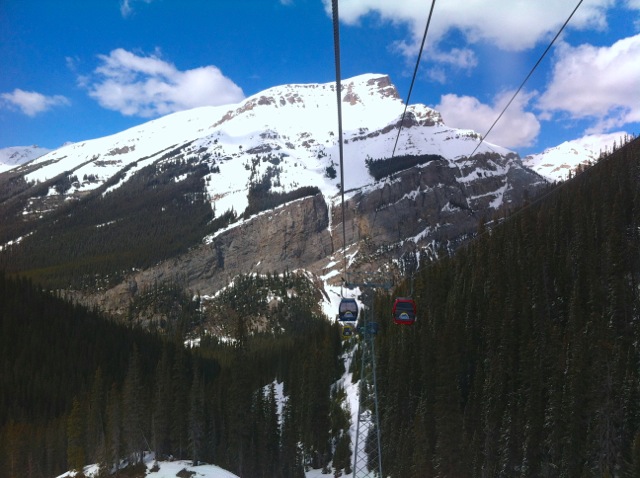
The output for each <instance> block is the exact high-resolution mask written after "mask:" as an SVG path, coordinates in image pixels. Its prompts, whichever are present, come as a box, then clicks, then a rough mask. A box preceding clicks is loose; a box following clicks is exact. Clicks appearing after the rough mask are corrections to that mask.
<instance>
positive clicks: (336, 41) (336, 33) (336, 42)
mask: <svg viewBox="0 0 640 478" xmlns="http://www.w3.org/2000/svg"><path fill="white" fill-rule="evenodd" d="M331 10H332V14H333V47H334V55H335V67H336V98H337V103H338V154H339V158H340V196H341V198H342V204H341V207H342V250H343V258H342V269H343V274H344V279H346V278H347V229H346V224H345V212H344V210H345V207H344V151H343V146H342V143H343V141H342V83H341V80H340V79H341V73H340V23H339V15H338V0H332V2H331Z"/></svg>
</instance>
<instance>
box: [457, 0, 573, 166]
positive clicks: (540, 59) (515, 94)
mask: <svg viewBox="0 0 640 478" xmlns="http://www.w3.org/2000/svg"><path fill="white" fill-rule="evenodd" d="M583 1H584V0H580V1H579V2H578V4H577V5H576V7H575V8H574V9H573V11H572V12H571V15H569V18H567V20H566V21H565V22H564V24H563V25H562V27H560V30H558V33H556V36H554V37H553V40H551V43H549V45H548V46H547V48H546V49H545V50H544V52H543V53H542V55H541V56H540V58H538V61H537V62H536V64H535V65H533V68H531V71H530V72H529V74H528V75H527V76H526V78H525V79H524V80H523V81H522V83H521V84H520V86H519V87H518V89H517V90H516V92H515V93H514V94H513V96H512V97H511V99H510V100H509V102H508V103H507V104H506V106H505V107H504V108H503V109H502V111H501V112H500V114H499V115H498V117H497V118H496V120H495V121H494V122H493V124H492V125H491V127H490V128H489V129H488V130H487V132H486V133H485V134H484V135H483V136H482V137H481V138H480V142H479V143H478V144H477V146H476V147H475V149H474V150H473V152H472V153H471V154H470V155H469V158H471V157H472V156H473V155H474V154H475V152H476V151H477V150H478V148H479V147H480V145H481V144H482V143H483V142H484V140H485V138H486V137H487V136H488V135H489V133H491V130H493V127H494V126H495V125H496V124H497V123H498V121H500V118H502V115H504V113H505V111H507V108H509V106H511V103H513V100H514V99H515V98H516V96H518V93H520V90H522V88H523V87H524V85H525V83H526V82H527V81H528V80H529V78H530V77H531V75H532V74H533V72H534V71H535V69H536V68H537V67H538V65H539V64H540V63H541V62H542V59H543V58H544V57H545V55H546V54H547V52H548V51H549V50H550V49H551V47H552V46H553V44H554V43H555V41H556V40H557V39H558V37H559V36H560V34H561V33H562V31H563V30H564V28H565V27H566V26H567V25H568V23H569V21H570V20H571V18H572V17H573V15H574V14H575V13H576V11H577V10H578V8H579V7H580V5H581V4H582V2H583Z"/></svg>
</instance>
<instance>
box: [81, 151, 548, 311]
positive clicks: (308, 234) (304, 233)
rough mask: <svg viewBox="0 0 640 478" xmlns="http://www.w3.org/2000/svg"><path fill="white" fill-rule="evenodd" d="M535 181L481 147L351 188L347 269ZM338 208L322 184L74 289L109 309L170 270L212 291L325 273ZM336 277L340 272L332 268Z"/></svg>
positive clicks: (506, 199)
mask: <svg viewBox="0 0 640 478" xmlns="http://www.w3.org/2000/svg"><path fill="white" fill-rule="evenodd" d="M543 184H544V182H543V181H542V180H541V178H540V177H539V176H538V175H536V174H535V173H533V172H531V171H529V170H527V169H525V168H522V167H521V165H519V163H518V161H517V160H515V158H504V157H500V156H496V157H480V156H479V157H477V158H474V160H473V161H471V160H467V161H465V162H463V163H460V164H455V163H452V162H451V161H448V160H444V159H443V160H437V161H431V162H429V163H427V164H425V165H422V166H417V167H414V168H411V169H408V170H405V171H401V172H399V173H397V174H395V175H394V176H393V177H389V178H386V179H384V180H381V181H379V182H377V183H375V184H372V185H370V186H368V187H365V188H362V189H361V190H357V191H352V192H349V193H347V198H346V201H345V210H344V220H345V228H344V230H345V236H346V242H347V254H348V255H350V256H352V265H353V269H354V270H356V271H357V270H358V269H361V270H363V271H365V270H366V271H371V270H375V269H377V268H379V267H381V266H382V265H384V264H385V263H389V262H390V261H391V260H393V259H398V258H399V257H400V256H401V255H402V254H403V253H404V252H407V251H411V250H415V249H416V248H424V247H426V246H427V245H429V244H432V243H434V241H435V243H438V244H447V243H448V242H449V241H452V242H454V243H455V242H456V240H459V239H460V238H461V237H465V236H467V235H469V234H471V233H473V232H474V231H475V230H476V228H477V227H478V224H479V222H480V220H482V219H483V218H490V217H491V216H492V215H493V214H495V212H496V207H497V205H498V204H506V205H508V206H513V207H515V206H517V205H519V204H521V203H522V200H523V197H524V196H525V195H526V194H527V192H528V193H533V192H535V190H536V189H537V188H538V187H540V186H542V185H543ZM342 217H343V213H342V208H341V205H340V198H339V197H336V198H335V200H334V202H333V205H332V207H331V208H330V207H329V205H328V204H327V203H326V201H325V198H324V197H323V196H322V195H321V194H318V195H316V196H313V197H307V198H303V199H299V200H296V201H293V202H291V203H288V204H285V205H283V206H280V207H278V208H276V209H273V210H269V211H266V212H263V213H260V214H258V215H256V216H254V217H252V218H250V219H249V220H246V221H244V222H242V223H240V224H237V225H234V226H233V227H231V228H229V229H227V230H225V231H222V232H219V233H217V234H216V235H215V236H214V237H213V238H211V239H210V240H208V241H207V242H206V243H203V244H202V245H200V246H198V247H196V248H194V249H192V250H191V251H190V252H188V253H187V254H184V255H182V256H180V257H176V258H174V259H171V260H168V261H165V262H163V263H161V264H159V265H157V266H156V267H153V268H151V269H147V270H144V271H140V272H137V273H135V274H133V275H132V276H131V277H129V278H128V279H127V280H126V281H125V282H123V283H122V284H120V285H118V286H116V287H114V288H112V289H110V290H108V291H106V292H105V293H102V294H100V295H94V296H92V297H83V298H78V299H80V300H81V301H83V302H86V303H89V304H91V305H97V306H99V307H100V308H102V309H104V310H107V311H109V312H111V313H112V314H114V315H116V316H117V315H121V314H124V313H125V311H126V308H127V305H128V303H129V301H130V300H131V298H132V297H134V295H135V294H136V293H137V291H138V290H144V289H145V288H149V287H151V286H152V285H153V284H154V283H155V282H162V281H166V280H174V281H175V280H178V281H180V282H181V283H182V284H184V287H185V288H186V289H188V290H191V291H193V292H196V291H197V292H198V293H200V294H202V295H212V294H214V293H215V292H216V291H218V290H220V289H221V288H223V287H225V286H226V285H227V284H229V283H230V282H231V281H232V280H233V278H234V277H235V276H237V275H238V274H247V273H267V272H282V271H284V270H295V269H305V270H308V271H309V272H311V273H313V274H315V275H318V276H319V275H323V274H327V273H329V272H331V270H339V269H340V267H341V264H342V258H343V255H342V254H343V244H344V241H343V227H342ZM340 280H341V279H340V274H336V275H335V276H334V278H333V281H335V282H336V283H339V281H340ZM132 284H135V287H132Z"/></svg>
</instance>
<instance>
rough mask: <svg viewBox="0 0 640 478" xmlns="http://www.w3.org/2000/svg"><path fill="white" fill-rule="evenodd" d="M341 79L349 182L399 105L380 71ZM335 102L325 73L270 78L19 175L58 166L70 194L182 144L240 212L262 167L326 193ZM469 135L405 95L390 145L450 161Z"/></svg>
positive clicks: (285, 185)
mask: <svg viewBox="0 0 640 478" xmlns="http://www.w3.org/2000/svg"><path fill="white" fill-rule="evenodd" d="M343 89H344V93H343V115H342V118H343V130H344V143H345V144H344V158H345V162H344V165H345V189H352V188H358V187H362V186H364V185H366V184H369V183H371V182H372V180H371V177H370V176H369V174H368V172H367V170H366V167H365V163H364V160H365V159H366V158H383V157H389V156H390V155H391V153H392V151H393V144H394V143H395V139H396V135H397V124H398V121H399V119H400V117H401V115H402V111H403V109H404V105H403V103H402V101H401V99H400V98H399V96H398V93H397V91H396V89H395V87H394V86H393V85H392V84H391V82H390V80H389V78H388V77H386V76H384V75H374V74H369V75H362V76H358V77H355V78H352V79H349V80H345V81H344V82H343ZM336 112H337V107H336V97H335V86H334V84H332V83H327V84H311V85H283V86H278V87H274V88H271V89H268V90H266V91H264V92H261V93H259V94H257V95H254V96H252V97H250V98H247V99H245V100H244V101H242V102H241V103H239V104H237V105H234V106H231V107H230V106H222V107H203V108H196V109H193V110H188V111H183V112H179V113H174V114H171V115H168V116H165V117H162V118H159V119H156V120H153V121H150V122H148V123H145V124H142V125H140V126H137V127H134V128H131V129H129V130H126V131H123V132H121V133H117V134H114V135H111V136H107V137H104V138H97V139H94V140H88V141H83V142H79V143H75V144H71V145H68V146H65V147H62V148H60V149H58V150H56V151H53V152H51V153H49V154H46V155H44V156H42V157H40V158H39V159H38V160H37V161H34V162H33V163H31V164H30V166H31V167H32V168H33V167H35V166H37V169H35V170H33V169H32V170H31V171H30V172H28V173H26V174H25V175H24V179H25V180H26V181H27V182H44V181H46V180H49V179H52V178H55V177H56V176H58V175H60V174H68V175H69V176H70V177H71V178H72V179H74V180H73V181H72V187H71V188H70V189H68V190H67V191H65V193H64V194H65V195H67V196H70V195H74V194H75V193H83V192H87V191H91V190H95V189H97V188H99V187H100V186H101V185H103V184H104V183H105V182H107V181H108V180H109V179H111V178H113V177H114V175H116V174H117V173H119V172H122V171H123V170H124V169H125V168H127V177H130V176H131V175H133V174H135V172H136V171H139V170H140V169H141V168H143V167H144V166H147V165H149V164H152V163H154V162H157V161H159V160H160V158H161V157H162V156H163V155H165V154H166V153H167V151H169V150H172V149H180V148H183V159H192V160H195V161H200V162H205V163H209V164H216V165H217V167H218V168H219V175H216V176H215V177H214V176H213V175H211V176H210V177H209V178H208V179H210V181H208V183H209V187H208V190H207V193H208V194H209V196H210V197H211V198H212V202H211V205H212V207H213V208H215V209H216V210H217V211H226V210H228V209H230V208H234V209H235V210H236V211H238V212H242V211H243V210H244V208H245V207H246V204H247V199H246V189H247V188H248V186H249V183H250V182H251V181H252V180H253V181H255V180H256V179H257V178H260V177H261V176H262V175H264V174H265V173H266V172H267V170H269V169H271V170H274V169H275V170H277V172H278V173H277V175H278V181H277V183H276V184H275V185H273V190H274V191H290V190H293V189H296V188H298V187H300V186H305V185H314V186H317V187H319V188H320V190H321V191H322V192H323V193H324V194H325V196H326V197H330V196H333V195H334V194H335V192H336V190H337V186H338V183H339V178H334V179H330V178H328V177H326V169H327V167H330V166H332V165H333V166H334V167H336V168H337V165H338V164H339V155H338V145H337V113H336ZM478 139H479V137H478V135H477V134H475V133H473V132H470V131H461V130H456V129H453V128H449V127H447V126H446V125H444V123H443V122H442V119H441V117H440V115H439V113H438V112H436V111H435V110H432V109H430V108H428V107H426V106H424V105H412V106H410V107H409V108H408V115H407V118H406V119H405V125H404V127H403V130H402V134H401V136H400V139H399V142H398V149H397V151H396V155H403V154H439V155H442V156H443V157H445V158H447V159H448V160H450V161H453V160H455V159H457V158H460V157H462V156H465V155H467V154H470V152H471V151H473V149H474V147H475V144H476V142H477V141H478ZM187 145H188V146H187ZM492 150H493V151H498V152H500V153H501V154H507V153H508V152H509V151H508V150H505V149H504V148H500V147H498V146H496V145H490V144H483V146H481V148H480V151H479V152H480V153H482V152H487V151H492ZM258 158H259V160H258ZM172 160H174V159H172ZM25 171H26V170H25ZM212 174H213V173H212ZM123 182H124V181H120V182H118V185H121V184H122V183H123ZM118 185H115V186H112V187H111V188H110V189H109V190H113V188H115V187H118ZM49 194H50V195H55V194H56V192H55V191H53V190H52V191H50V193H49Z"/></svg>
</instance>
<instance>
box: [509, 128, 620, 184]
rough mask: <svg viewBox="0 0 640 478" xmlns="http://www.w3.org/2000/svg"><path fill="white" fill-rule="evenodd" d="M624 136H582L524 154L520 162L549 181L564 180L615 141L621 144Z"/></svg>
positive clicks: (605, 151) (593, 161)
mask: <svg viewBox="0 0 640 478" xmlns="http://www.w3.org/2000/svg"><path fill="white" fill-rule="evenodd" d="M625 136H626V133H624V132H616V133H608V134H598V135H589V136H584V137H582V138H580V139H576V140H573V141H565V142H564V143H562V144H560V145H558V146H555V147H553V148H548V149H545V150H544V151H543V152H542V153H539V154H533V155H529V156H526V157H524V158H523V159H522V162H523V163H524V165H525V166H527V167H528V168H531V169H533V170H534V171H536V172H537V173H538V174H541V175H542V176H544V177H545V178H547V179H548V180H550V181H564V180H566V179H568V178H569V176H570V175H571V174H574V173H575V171H576V169H577V168H578V167H579V166H587V165H590V164H593V163H595V162H596V161H598V158H600V156H601V155H602V154H605V153H608V152H611V150H612V147H613V145H614V144H616V142H617V143H618V144H622V141H623V139H624V137H625Z"/></svg>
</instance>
